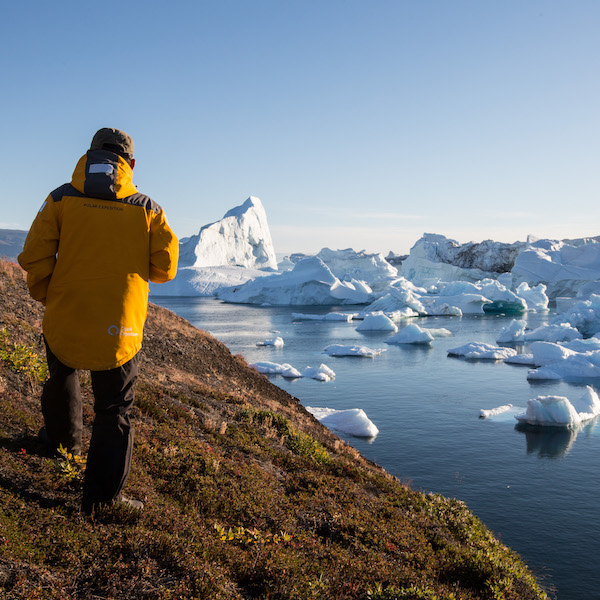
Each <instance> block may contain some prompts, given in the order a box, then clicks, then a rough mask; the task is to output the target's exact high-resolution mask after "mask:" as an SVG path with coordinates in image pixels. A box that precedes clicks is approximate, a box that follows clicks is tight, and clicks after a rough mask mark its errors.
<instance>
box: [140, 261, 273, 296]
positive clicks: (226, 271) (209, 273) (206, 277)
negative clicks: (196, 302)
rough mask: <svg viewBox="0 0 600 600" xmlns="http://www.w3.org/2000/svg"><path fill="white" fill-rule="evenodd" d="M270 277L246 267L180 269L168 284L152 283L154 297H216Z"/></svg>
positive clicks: (266, 273)
mask: <svg viewBox="0 0 600 600" xmlns="http://www.w3.org/2000/svg"><path fill="white" fill-rule="evenodd" d="M267 275H270V273H269V272H267V271H258V270H256V269H246V268H244V267H226V266H223V267H179V269H177V275H176V276H175V278H174V279H172V280H171V281H167V282H166V283H160V284H159V283H150V285H149V287H150V295H152V296H214V295H215V294H216V293H217V292H218V291H219V290H221V289H223V288H228V287H232V286H240V285H242V284H244V283H246V282H247V281H252V280H254V279H257V278H258V277H265V276H267Z"/></svg>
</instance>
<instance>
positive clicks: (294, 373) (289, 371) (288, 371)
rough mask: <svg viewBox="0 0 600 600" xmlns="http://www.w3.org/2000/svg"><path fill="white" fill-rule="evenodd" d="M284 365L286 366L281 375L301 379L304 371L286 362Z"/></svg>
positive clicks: (286, 377)
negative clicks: (301, 371)
mask: <svg viewBox="0 0 600 600" xmlns="http://www.w3.org/2000/svg"><path fill="white" fill-rule="evenodd" d="M282 367H285V368H284V370H283V371H281V376H282V377H284V378H285V379H299V378H300V377H302V373H300V371H298V369H295V368H294V367H292V365H288V364H284V365H282Z"/></svg>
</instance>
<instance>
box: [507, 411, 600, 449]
mask: <svg viewBox="0 0 600 600" xmlns="http://www.w3.org/2000/svg"><path fill="white" fill-rule="evenodd" d="M597 422H598V417H596V418H595V419H592V420H591V421H589V422H588V423H586V424H585V425H580V426H579V427H552V426H543V425H527V424H526V423H518V424H517V425H515V429H516V430H517V431H519V432H520V433H523V434H524V435H525V440H526V443H527V454H537V455H538V457H539V458H562V457H564V456H566V455H567V454H568V453H569V452H570V450H571V448H572V446H573V444H574V443H575V440H576V439H577V436H578V435H579V433H580V432H583V433H585V434H589V433H591V432H592V430H593V429H594V427H595V425H596V424H597Z"/></svg>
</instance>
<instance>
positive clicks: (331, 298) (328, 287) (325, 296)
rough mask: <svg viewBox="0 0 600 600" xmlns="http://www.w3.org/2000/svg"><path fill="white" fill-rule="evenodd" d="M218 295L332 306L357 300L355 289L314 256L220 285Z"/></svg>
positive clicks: (244, 300)
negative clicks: (236, 283) (230, 285)
mask: <svg viewBox="0 0 600 600" xmlns="http://www.w3.org/2000/svg"><path fill="white" fill-rule="evenodd" d="M332 289H333V290H334V293H332ZM344 290H346V292H344ZM217 296H218V297H219V298H220V299H221V300H224V301H225V302H234V303H239V304H259V305H270V306H303V305H325V306H332V305H336V304H355V303H356V300H357V298H356V293H355V289H354V288H350V287H347V286H343V285H341V282H340V280H339V279H338V278H337V277H336V276H335V275H334V274H333V273H332V272H331V270H330V269H329V267H328V266H327V265H326V264H325V263H324V262H323V261H322V260H321V259H320V258H317V257H316V256H315V257H313V258H305V259H304V260H301V261H299V262H298V263H296V265H295V266H294V268H293V269H292V270H291V271H285V272H283V273H274V274H271V275H268V276H267V277H260V278H258V279H255V280H251V281H248V282H246V283H245V284H243V285H241V286H236V287H233V288H227V289H222V290H220V291H219V292H218V294H217Z"/></svg>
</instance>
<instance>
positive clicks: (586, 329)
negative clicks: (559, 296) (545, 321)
mask: <svg viewBox="0 0 600 600" xmlns="http://www.w3.org/2000/svg"><path fill="white" fill-rule="evenodd" d="M549 325H570V326H571V327H573V328H575V329H577V330H578V331H579V332H580V333H582V334H583V335H589V336H591V335H594V334H596V333H600V296H597V295H595V294H592V295H591V296H590V298H589V299H588V300H580V301H578V302H576V303H574V304H573V305H571V306H570V308H569V309H568V310H567V311H565V312H563V313H561V314H558V315H556V317H554V318H553V319H552V320H551V321H550V323H549Z"/></svg>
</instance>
